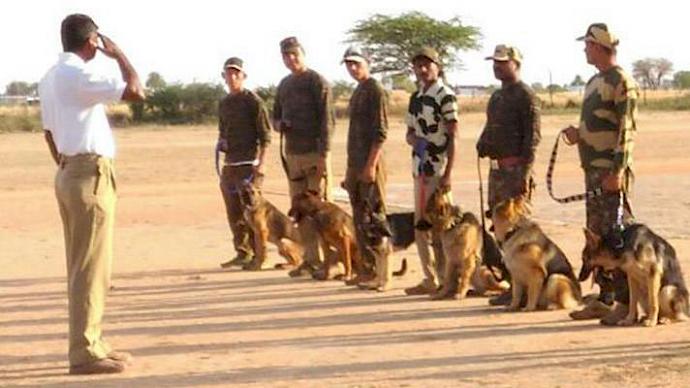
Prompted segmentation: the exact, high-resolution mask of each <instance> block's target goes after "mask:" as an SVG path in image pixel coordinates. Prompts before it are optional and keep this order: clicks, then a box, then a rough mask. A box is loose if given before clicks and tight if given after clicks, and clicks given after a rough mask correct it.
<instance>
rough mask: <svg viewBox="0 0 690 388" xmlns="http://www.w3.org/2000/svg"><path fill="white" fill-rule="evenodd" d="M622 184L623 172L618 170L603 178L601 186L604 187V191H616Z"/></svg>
mask: <svg viewBox="0 0 690 388" xmlns="http://www.w3.org/2000/svg"><path fill="white" fill-rule="evenodd" d="M622 186H623V177H622V174H620V173H617V172H612V173H610V174H609V175H606V176H605V177H604V179H602V180H601V188H602V189H604V191H608V192H612V193H615V192H617V191H620V190H621V188H622Z"/></svg>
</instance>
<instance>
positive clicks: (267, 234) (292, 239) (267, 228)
mask: <svg viewBox="0 0 690 388" xmlns="http://www.w3.org/2000/svg"><path fill="white" fill-rule="evenodd" d="M240 202H241V204H242V207H243V216H244V219H245V222H247V225H248V226H249V227H250V228H251V230H252V231H253V232H254V255H255V259H254V261H253V262H252V264H251V265H250V267H249V268H248V269H251V270H260V269H261V265H262V264H263V263H264V262H265V261H266V245H267V242H268V241H270V242H272V243H273V244H275V245H276V246H277V247H278V253H279V254H280V255H281V256H282V257H284V258H285V259H286V260H287V264H288V265H287V266H285V265H282V264H278V265H276V268H288V267H297V266H299V265H300V263H302V255H303V253H304V248H303V247H302V243H301V242H300V235H299V231H298V230H297V227H295V225H294V224H293V222H292V220H291V219H290V217H288V216H286V215H285V214H283V213H282V212H281V211H280V210H278V208H276V207H275V206H274V205H273V204H272V203H270V202H269V201H268V200H267V199H265V198H264V197H263V196H262V195H261V193H260V192H259V190H257V189H256V188H255V187H254V186H253V185H251V184H247V185H244V186H243V187H242V189H241V192H240Z"/></svg>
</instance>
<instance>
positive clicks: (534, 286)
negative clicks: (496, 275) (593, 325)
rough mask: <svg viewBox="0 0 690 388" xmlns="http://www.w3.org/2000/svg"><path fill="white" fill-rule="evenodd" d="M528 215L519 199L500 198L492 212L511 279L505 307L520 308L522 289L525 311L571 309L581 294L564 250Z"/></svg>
mask: <svg viewBox="0 0 690 388" xmlns="http://www.w3.org/2000/svg"><path fill="white" fill-rule="evenodd" d="M528 214H529V210H528V208H527V205H526V204H525V202H524V200H523V199H522V198H517V199H509V200H507V201H503V202H501V203H499V204H498V205H496V207H495V208H494V209H493V212H492V221H493V225H494V232H495V234H496V238H497V240H498V242H499V243H500V244H502V248H503V260H504V261H505V264H506V267H507V268H508V271H509V272H510V275H511V278H512V279H511V287H512V294H513V297H512V300H511V303H510V305H509V306H508V310H509V311H517V310H519V309H520V301H521V298H522V297H523V292H525V291H526V293H527V305H526V306H525V311H534V310H536V309H537V308H541V309H556V308H565V309H571V308H574V307H575V306H577V305H579V304H580V303H581V301H582V294H581V290H580V283H579V282H578V281H577V279H576V278H575V274H574V273H573V268H572V266H571V265H570V262H568V259H567V258H566V256H565V254H564V253H563V251H562V250H561V249H560V248H559V247H558V246H557V245H556V244H555V243H554V242H553V241H551V239H549V238H548V237H547V236H546V234H544V232H543V231H542V230H541V228H540V227H539V225H537V223H535V222H533V221H531V220H529V218H528Z"/></svg>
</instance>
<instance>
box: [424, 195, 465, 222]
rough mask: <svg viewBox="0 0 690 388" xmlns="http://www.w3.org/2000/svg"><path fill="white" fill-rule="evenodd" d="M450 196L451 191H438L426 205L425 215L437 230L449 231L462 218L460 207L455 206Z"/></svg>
mask: <svg viewBox="0 0 690 388" xmlns="http://www.w3.org/2000/svg"><path fill="white" fill-rule="evenodd" d="M450 195H451V194H450V191H449V190H443V189H438V190H436V191H435V192H434V194H433V195H432V196H431V197H430V198H429V201H427V203H426V208H425V209H424V210H425V214H426V216H427V217H428V218H429V221H430V222H431V224H432V225H433V227H435V228H437V229H440V230H447V229H449V228H450V227H451V226H452V224H453V223H455V220H456V219H457V218H459V217H462V211H461V210H460V207H458V206H455V205H453V203H452V202H451V197H450Z"/></svg>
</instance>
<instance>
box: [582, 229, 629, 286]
mask: <svg viewBox="0 0 690 388" xmlns="http://www.w3.org/2000/svg"><path fill="white" fill-rule="evenodd" d="M584 232H585V247H584V249H583V250H582V268H581V269H580V275H579V276H578V279H579V280H580V281H581V282H584V281H585V280H587V278H589V275H591V274H592V272H593V271H594V268H596V267H602V268H604V269H605V270H612V269H615V268H618V267H620V265H621V264H622V261H621V260H620V259H619V258H618V257H617V256H616V254H615V253H614V252H613V250H612V249H611V248H610V247H609V244H607V243H606V241H605V240H604V239H603V238H602V237H601V236H599V235H598V234H596V233H594V232H592V231H591V230H589V229H587V228H585V230H584Z"/></svg>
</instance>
